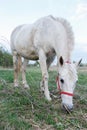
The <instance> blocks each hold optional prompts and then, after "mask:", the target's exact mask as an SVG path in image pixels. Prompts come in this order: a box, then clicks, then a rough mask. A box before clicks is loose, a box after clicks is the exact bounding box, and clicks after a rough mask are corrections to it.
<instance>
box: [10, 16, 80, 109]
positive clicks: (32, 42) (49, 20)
mask: <svg viewBox="0 0 87 130" xmlns="http://www.w3.org/2000/svg"><path fill="white" fill-rule="evenodd" d="M73 47H74V37H73V32H72V28H71V26H70V24H69V23H68V22H67V21H66V20H65V19H62V18H54V17H53V16H46V17H43V18H41V19H39V20H38V21H36V22H35V23H34V24H31V25H29V24H27V25H21V26H18V27H17V28H16V29H15V30H14V31H13V32H12V35H11V49H12V53H13V64H14V86H18V67H17V66H18V61H19V60H20V58H21V57H24V63H23V64H22V79H23V85H24V87H25V88H28V87H29V86H28V84H27V81H26V77H25V71H26V65H27V62H28V60H38V59H39V61H40V67H41V71H42V82H41V86H42V87H43V89H44V94H45V97H46V98H47V99H48V100H49V101H50V100H51V97H50V93H49V90H48V77H49V76H48V71H47V70H48V68H49V66H50V64H51V63H52V61H53V60H54V57H55V56H57V61H58V75H59V76H58V84H59V86H60V89H61V98H62V104H63V106H64V105H66V106H67V108H68V109H69V110H71V109H72V108H73V91H74V88H75V83H76V81H77V79H78V76H77V69H76V68H77V66H76V64H74V63H72V62H71V52H72V50H73ZM79 63H80V62H79ZM79 63H78V64H79Z"/></svg>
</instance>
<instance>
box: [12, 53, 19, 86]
mask: <svg viewBox="0 0 87 130" xmlns="http://www.w3.org/2000/svg"><path fill="white" fill-rule="evenodd" d="M13 66H14V87H18V57H17V52H16V51H14V52H13Z"/></svg>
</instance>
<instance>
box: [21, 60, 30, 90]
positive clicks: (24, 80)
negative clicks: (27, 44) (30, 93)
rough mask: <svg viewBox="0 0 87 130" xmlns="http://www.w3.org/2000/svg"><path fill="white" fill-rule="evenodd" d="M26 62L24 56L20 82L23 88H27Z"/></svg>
mask: <svg viewBox="0 0 87 130" xmlns="http://www.w3.org/2000/svg"><path fill="white" fill-rule="evenodd" d="M27 64H28V60H27V59H25V58H24V61H23V64H22V83H23V86H24V88H29V85H28V84H27V81H26V67H27Z"/></svg>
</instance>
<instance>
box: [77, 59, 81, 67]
mask: <svg viewBox="0 0 87 130" xmlns="http://www.w3.org/2000/svg"><path fill="white" fill-rule="evenodd" d="M81 62H82V58H81V59H80V60H79V62H77V63H76V67H78V66H79V65H80V64H81Z"/></svg>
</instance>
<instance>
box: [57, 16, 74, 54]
mask: <svg viewBox="0 0 87 130" xmlns="http://www.w3.org/2000/svg"><path fill="white" fill-rule="evenodd" d="M56 20H57V21H58V22H60V23H62V24H63V26H64V27H65V29H66V32H67V39H68V42H67V46H68V50H69V51H70V52H71V51H72V50H73V48H74V33H73V31H72V27H71V25H70V23H69V22H68V21H67V20H66V19H64V18H58V17H57V18H56Z"/></svg>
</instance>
